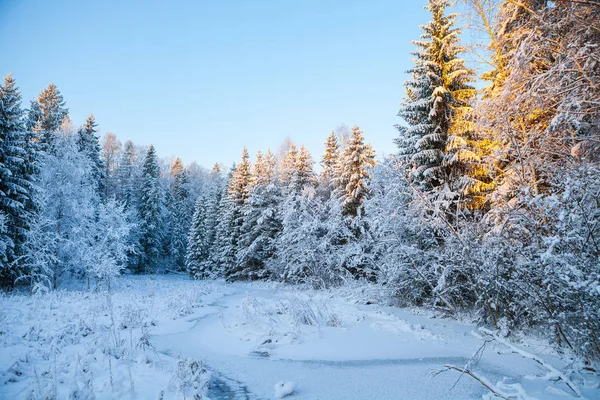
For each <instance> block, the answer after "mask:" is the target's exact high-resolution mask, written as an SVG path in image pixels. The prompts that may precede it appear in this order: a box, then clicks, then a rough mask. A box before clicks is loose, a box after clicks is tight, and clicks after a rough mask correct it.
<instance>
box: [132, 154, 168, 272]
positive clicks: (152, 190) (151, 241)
mask: <svg viewBox="0 0 600 400" xmlns="http://www.w3.org/2000/svg"><path fill="white" fill-rule="evenodd" d="M159 179H160V170H159V167H158V161H157V159H156V151H155V150H154V146H152V145H150V147H148V152H147V153H146V157H145V159H144V164H143V169H142V183H141V188H140V202H139V217H140V222H141V223H140V234H141V238H140V246H141V254H140V258H139V262H138V266H137V270H136V272H138V273H142V272H148V271H153V270H154V269H155V268H156V267H157V263H158V260H159V256H160V249H161V237H160V222H161V200H162V199H161V190H160V182H159Z"/></svg>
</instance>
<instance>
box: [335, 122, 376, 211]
mask: <svg viewBox="0 0 600 400" xmlns="http://www.w3.org/2000/svg"><path fill="white" fill-rule="evenodd" d="M362 134H363V131H361V130H360V128H359V127H358V126H354V127H353V128H352V134H351V136H350V139H349V141H348V142H347V143H346V145H345V146H344V149H343V154H342V156H341V158H340V160H339V163H338V164H337V171H336V181H335V186H336V188H337V189H336V195H337V197H338V198H340V199H341V201H342V205H343V209H344V215H348V216H350V217H352V218H354V217H356V216H357V215H358V214H359V213H360V212H361V209H362V203H363V200H364V199H365V198H366V197H367V195H368V193H369V180H370V177H371V175H370V170H371V168H372V167H373V166H374V165H375V153H374V151H373V149H372V148H371V145H370V144H365V142H364V137H363V135H362Z"/></svg>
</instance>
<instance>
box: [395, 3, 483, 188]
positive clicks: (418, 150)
mask: <svg viewBox="0 0 600 400" xmlns="http://www.w3.org/2000/svg"><path fill="white" fill-rule="evenodd" d="M449 4H450V1H449V0H429V4H428V5H427V6H426V7H425V8H426V9H427V10H429V11H430V12H431V15H432V20H431V21H430V22H429V23H427V25H424V26H422V29H423V30H424V33H423V35H422V36H421V39H420V40H417V41H414V42H413V44H414V45H416V46H417V48H418V50H417V51H416V52H414V53H413V55H414V57H415V58H414V62H415V65H414V67H413V68H412V69H411V70H410V71H409V72H410V74H411V75H412V79H411V80H410V81H408V82H406V85H405V87H406V97H405V99H404V101H403V102H402V107H401V109H400V112H399V113H398V115H399V116H400V117H402V119H403V120H404V121H405V122H406V123H407V126H404V125H397V128H398V131H399V133H400V135H399V137H398V138H397V139H396V144H397V145H398V148H399V156H400V161H402V162H404V163H406V166H407V169H408V172H409V174H410V177H411V180H414V181H415V182H416V183H418V187H419V189H420V190H422V191H430V190H432V189H433V188H435V187H439V186H443V185H444V184H446V183H447V182H448V170H447V168H446V165H447V164H448V161H452V162H453V163H456V162H457V161H459V160H462V161H468V157H466V155H465V156H462V155H461V156H460V157H459V156H457V157H456V159H453V158H452V156H450V157H447V156H446V154H447V146H448V144H449V138H450V139H451V141H450V148H451V149H453V151H454V153H458V154H461V152H462V151H463V150H464V151H467V150H468V148H465V147H466V146H467V144H468V142H467V140H466V139H469V138H466V139H465V138H463V134H464V133H466V132H469V129H468V125H467V124H466V123H465V122H464V121H463V117H464V115H465V114H466V112H468V110H467V109H464V107H467V106H468V105H469V102H470V101H471V99H473V98H474V96H475V89H474V88H473V87H472V86H471V85H470V83H471V82H473V81H474V73H473V71H471V70H470V69H468V68H466V67H465V65H464V60H462V59H460V58H459V57H458V56H459V54H460V53H461V52H462V51H463V48H462V47H461V46H460V44H459V38H458V35H459V33H460V30H458V29H457V28H454V23H455V18H456V15H455V14H449V15H446V14H445V12H446V8H447V7H448V6H449ZM444 160H446V163H445V162H444Z"/></svg>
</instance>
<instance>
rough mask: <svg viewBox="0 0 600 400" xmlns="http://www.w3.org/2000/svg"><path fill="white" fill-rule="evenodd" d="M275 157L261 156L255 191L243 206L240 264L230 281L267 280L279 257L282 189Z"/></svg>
mask: <svg viewBox="0 0 600 400" xmlns="http://www.w3.org/2000/svg"><path fill="white" fill-rule="evenodd" d="M274 175H275V158H274V157H273V154H272V153H271V151H268V152H267V153H266V154H265V155H264V156H263V155H262V153H261V152H259V153H258V154H257V157H256V162H255V164H254V170H253V182H254V185H253V187H252V192H251V193H250V196H249V198H248V201H247V203H246V204H245V205H244V206H243V209H242V213H243V222H242V226H241V235H240V239H239V245H238V249H237V265H236V267H235V268H234V270H233V271H231V272H230V273H229V278H230V279H236V280H239V279H244V280H254V279H264V278H266V277H267V276H268V275H269V269H268V265H269V263H271V262H272V261H273V259H274V258H275V255H276V252H275V248H276V247H275V246H276V240H277V237H278V236H279V233H280V232H281V217H280V213H279V211H280V210H279V208H280V205H281V201H282V194H281V187H280V185H278V184H277V182H276V178H275V176H274Z"/></svg>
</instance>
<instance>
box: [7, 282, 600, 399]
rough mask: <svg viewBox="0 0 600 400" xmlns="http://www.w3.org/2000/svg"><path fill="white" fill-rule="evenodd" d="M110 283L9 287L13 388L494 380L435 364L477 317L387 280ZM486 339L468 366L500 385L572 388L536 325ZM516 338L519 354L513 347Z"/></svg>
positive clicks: (594, 390)
mask: <svg viewBox="0 0 600 400" xmlns="http://www.w3.org/2000/svg"><path fill="white" fill-rule="evenodd" d="M111 290H112V292H111V293H110V294H107V292H106V291H105V290H98V291H87V290H78V288H76V287H72V288H70V289H68V290H62V291H54V292H50V293H48V294H43V295H35V296H30V295H26V294H10V295H7V294H4V295H1V296H0V309H1V310H2V311H1V313H0V332H1V334H0V398H10V399H27V398H41V397H42V396H44V395H48V394H51V393H57V398H59V399H61V398H68V396H69V394H73V393H76V392H77V393H78V394H79V395H80V396H85V397H83V398H90V399H91V398H94V396H95V398H96V399H109V398H123V397H127V398H134V399H146V398H162V399H165V400H168V399H179V398H183V396H184V395H185V396H187V397H186V398H193V396H194V395H196V396H197V397H198V398H203V399H206V398H208V397H210V398H211V399H213V400H215V399H226V398H228V399H237V398H250V399H270V398H273V396H274V397H275V398H282V397H284V396H288V397H289V398H290V399H298V400H301V399H311V400H314V399H327V400H336V399H340V400H341V399H391V398H393V399H411V400H419V399H433V398H435V399H481V398H482V396H484V395H486V393H488V391H487V390H486V389H485V388H484V387H483V386H482V385H481V384H479V383H478V382H477V381H475V380H474V379H472V378H469V377H467V376H462V377H461V376H460V375H459V374H458V373H455V372H445V373H443V374H438V375H435V376H433V375H434V374H433V373H432V372H434V371H436V370H440V369H443V368H444V365H455V366H458V367H461V368H462V367H464V366H465V365H466V364H467V362H468V361H469V360H470V359H471V357H472V356H473V354H474V353H475V352H476V351H477V350H478V349H479V348H480V347H481V345H482V343H483V342H482V339H481V338H478V337H476V336H475V335H473V332H474V331H476V330H477V329H476V327H475V326H473V325H472V324H470V323H467V322H460V321H456V320H452V319H446V318H442V316H441V315H438V314H437V313H436V312H434V311H431V310H425V309H400V308H395V307H389V306H385V305H384V304H385V302H384V301H382V299H376V298H374V297H373V296H376V295H377V290H378V289H377V287H363V288H360V287H356V288H355V289H349V288H345V289H344V290H330V291H314V290H308V289H303V288H300V287H292V286H289V285H287V286H286V285H274V284H266V283H261V284H258V283H255V284H243V283H235V284H228V283H225V282H222V281H200V282H198V281H189V280H187V279H186V278H185V277H182V276H173V275H171V276H145V277H144V276H142V277H132V276H124V277H121V278H118V279H116V280H115V281H114V282H113V285H112V286H111ZM365 298H370V299H371V300H372V301H369V302H367V301H366V300H365ZM367 303H370V304H367ZM483 333H487V332H483ZM486 346H487V347H486V349H485V351H484V352H483V356H482V358H481V360H480V361H479V362H477V363H475V362H471V363H470V365H469V368H470V370H471V371H473V372H474V373H476V374H478V375H479V376H482V377H485V379H487V381H489V382H492V383H494V382H498V383H496V384H495V387H498V388H504V390H505V391H507V392H508V391H510V392H511V393H512V392H514V393H516V392H518V391H522V392H523V393H527V394H528V396H530V397H531V398H538V399H542V398H543V399H565V398H570V397H573V396H572V394H573V392H572V391H571V390H570V389H569V388H568V387H567V386H565V385H564V383H562V382H561V381H557V380H555V379H552V380H544V379H530V378H531V377H532V376H537V377H543V376H544V374H545V373H546V372H547V371H548V369H549V368H555V369H556V370H557V371H558V370H561V369H562V368H563V367H564V365H565V363H564V361H561V359H560V358H558V356H557V355H556V354H553V353H548V350H547V349H548V347H546V346H544V345H543V344H540V343H539V342H536V341H534V340H533V339H524V340H523V341H522V342H521V343H519V345H518V347H515V346H514V345H512V344H510V343H509V342H508V341H507V339H505V338H498V340H496V341H494V342H493V343H492V342H490V343H488V344H487V345H486ZM507 346H509V348H510V349H511V351H512V354H501V353H503V351H502V350H505V349H506V348H507ZM510 346H513V347H510ZM517 349H520V350H519V351H517ZM524 349H526V350H524ZM504 353H505V352H504ZM519 353H521V354H519ZM523 354H525V355H526V356H527V358H524V357H522V355H523ZM540 361H542V362H543V363H544V366H543V367H542V366H540V363H539V362H540ZM569 378H570V382H571V383H572V384H573V385H579V386H578V387H579V390H581V394H582V395H583V396H584V397H587V398H590V399H592V398H600V391H599V390H598V387H599V386H598V383H599V382H598V380H597V379H596V378H593V377H589V376H586V377H584V378H580V377H576V376H570V377H569ZM565 379H566V378H565ZM161 393H162V394H161ZM199 396H202V397H199ZM207 396H208V397H207ZM288 397H286V398H288ZM523 398H526V397H523Z"/></svg>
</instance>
